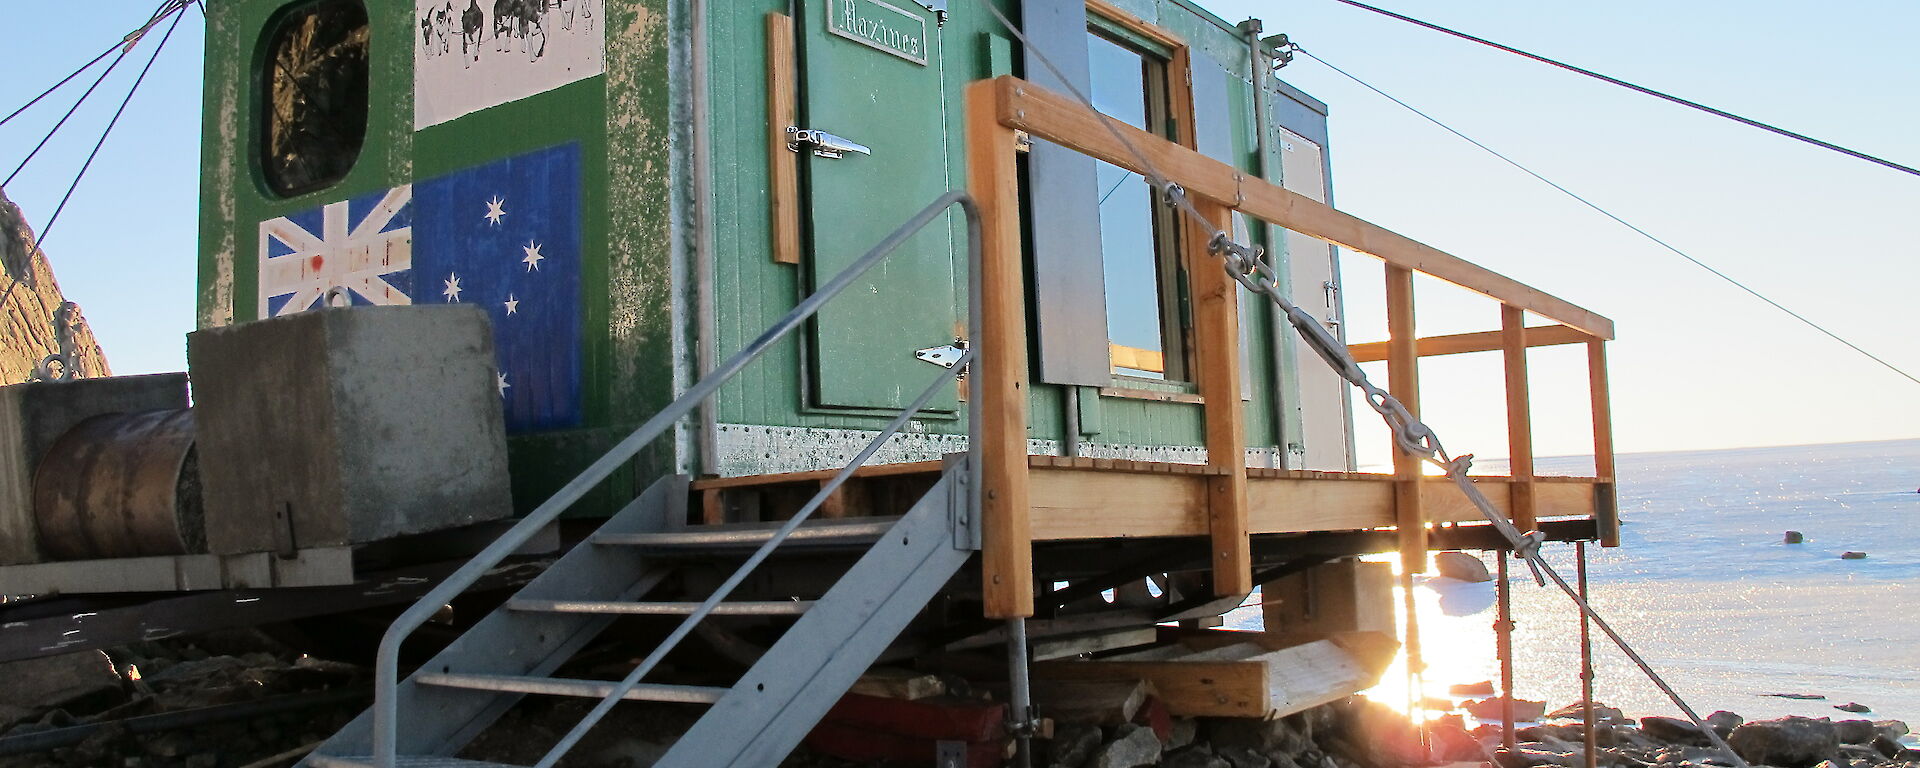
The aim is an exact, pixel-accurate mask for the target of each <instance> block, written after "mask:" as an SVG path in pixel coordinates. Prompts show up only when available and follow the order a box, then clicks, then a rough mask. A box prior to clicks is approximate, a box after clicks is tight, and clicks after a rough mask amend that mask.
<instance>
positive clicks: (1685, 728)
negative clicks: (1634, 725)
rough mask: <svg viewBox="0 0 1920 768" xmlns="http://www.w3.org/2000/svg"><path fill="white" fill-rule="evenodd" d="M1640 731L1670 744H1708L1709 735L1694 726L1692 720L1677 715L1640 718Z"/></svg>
mask: <svg viewBox="0 0 1920 768" xmlns="http://www.w3.org/2000/svg"><path fill="white" fill-rule="evenodd" d="M1640 732H1641V733H1644V734H1646V735H1648V736H1651V737H1653V738H1654V739H1656V740H1658V741H1663V742H1666V743H1668V744H1707V743H1710V742H1709V741H1708V740H1707V735H1706V734H1704V733H1701V732H1700V729H1699V728H1696V727H1694V725H1693V723H1692V722H1691V721H1687V720H1681V719H1680V718H1677V717H1660V716H1657V715H1656V716H1653V717H1643V718H1640Z"/></svg>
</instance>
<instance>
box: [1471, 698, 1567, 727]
mask: <svg viewBox="0 0 1920 768" xmlns="http://www.w3.org/2000/svg"><path fill="white" fill-rule="evenodd" d="M1501 701H1503V699H1501V698H1499V697H1495V698H1491V699H1481V700H1480V701H1474V702H1468V703H1467V706H1466V710H1467V714H1470V715H1473V716H1474V717H1476V718H1479V719H1481V720H1486V721H1488V722H1499V720H1500V718H1501V711H1500V710H1501V707H1500V702H1501ZM1546 714H1547V703H1546V702H1544V701H1528V700H1526V699H1514V700H1513V720H1514V722H1517V723H1523V722H1529V721H1533V720H1539V719H1540V718H1541V717H1544V716H1546Z"/></svg>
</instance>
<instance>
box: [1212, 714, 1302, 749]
mask: <svg viewBox="0 0 1920 768" xmlns="http://www.w3.org/2000/svg"><path fill="white" fill-rule="evenodd" d="M1295 721H1296V718H1292V717H1287V718H1281V719H1278V720H1256V719H1253V718H1246V717H1209V718H1203V719H1202V720H1201V722H1200V726H1201V727H1200V733H1201V735H1202V736H1203V737H1204V738H1205V739H1206V740H1207V741H1209V742H1211V743H1212V744H1213V748H1214V750H1215V751H1216V752H1217V751H1220V750H1223V749H1225V748H1227V747H1246V748H1247V749H1249V750H1252V751H1254V752H1258V753H1260V754H1263V755H1267V756H1269V757H1271V756H1273V755H1275V754H1280V755H1286V756H1292V755H1300V754H1302V753H1305V752H1306V751H1307V750H1309V749H1312V748H1313V739H1312V738H1311V737H1309V736H1308V735H1307V732H1306V730H1305V728H1306V727H1309V726H1307V721H1306V720H1304V719H1300V720H1299V721H1298V722H1295Z"/></svg>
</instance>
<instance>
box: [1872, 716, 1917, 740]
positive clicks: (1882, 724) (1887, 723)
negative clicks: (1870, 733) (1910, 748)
mask: <svg viewBox="0 0 1920 768" xmlns="http://www.w3.org/2000/svg"><path fill="white" fill-rule="evenodd" d="M1873 727H1874V728H1876V729H1879V731H1880V735H1882V736H1885V737H1887V738H1889V739H1898V738H1900V737H1902V736H1905V735H1907V734H1908V733H1910V731H1908V730H1907V724H1906V722H1905V721H1901V720H1875V721H1873Z"/></svg>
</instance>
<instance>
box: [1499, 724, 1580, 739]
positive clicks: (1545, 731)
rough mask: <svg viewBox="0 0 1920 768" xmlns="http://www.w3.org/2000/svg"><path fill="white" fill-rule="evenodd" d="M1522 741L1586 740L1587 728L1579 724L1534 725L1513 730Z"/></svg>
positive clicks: (1515, 735)
mask: <svg viewBox="0 0 1920 768" xmlns="http://www.w3.org/2000/svg"><path fill="white" fill-rule="evenodd" d="M1513 735H1514V737H1515V738H1517V739H1519V740H1521V741H1547V740H1548V739H1557V740H1560V741H1586V739H1587V735H1586V732H1585V730H1584V729H1583V728H1582V727H1581V726H1578V725H1534V726H1528V727H1526V728H1521V729H1519V730H1517V731H1514V732H1513Z"/></svg>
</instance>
